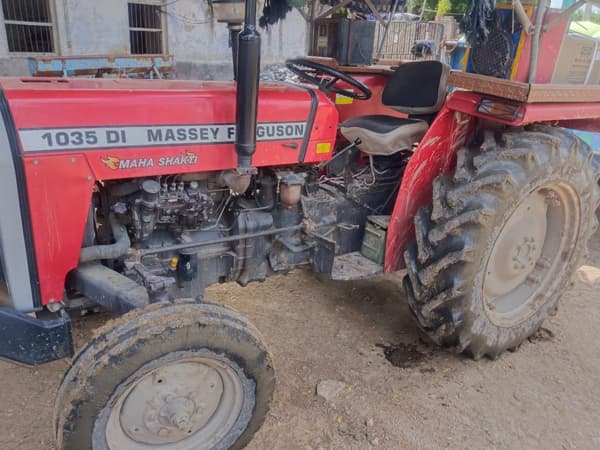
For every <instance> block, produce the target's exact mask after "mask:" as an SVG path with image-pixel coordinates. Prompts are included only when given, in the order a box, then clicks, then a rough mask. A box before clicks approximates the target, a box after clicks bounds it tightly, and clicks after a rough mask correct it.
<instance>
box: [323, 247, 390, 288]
mask: <svg viewBox="0 0 600 450" xmlns="http://www.w3.org/2000/svg"><path fill="white" fill-rule="evenodd" d="M378 275H383V265H382V264H377V263H375V262H373V261H371V260H370V259H369V258H365V257H364V256H363V255H361V253H360V252H354V253H347V254H345V255H341V256H337V257H336V258H335V260H334V263H333V270H332V271H331V279H332V280H340V281H349V280H362V279H365V278H372V277H376V276H378Z"/></svg>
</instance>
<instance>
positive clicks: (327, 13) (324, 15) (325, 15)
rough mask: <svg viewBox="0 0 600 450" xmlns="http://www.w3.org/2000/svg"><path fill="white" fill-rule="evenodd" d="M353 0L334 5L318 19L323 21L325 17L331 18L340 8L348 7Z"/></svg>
mask: <svg viewBox="0 0 600 450" xmlns="http://www.w3.org/2000/svg"><path fill="white" fill-rule="evenodd" d="M351 1H352V0H343V1H341V2H339V3H338V4H336V5H333V6H332V7H331V8H329V9H327V10H325V12H322V13H321V14H319V15H318V16H317V17H316V19H322V18H324V17H327V16H329V15H330V14H332V13H333V12H334V11H335V10H336V9H338V8H342V7H344V6H346V5H347V4H348V3H350V2H351Z"/></svg>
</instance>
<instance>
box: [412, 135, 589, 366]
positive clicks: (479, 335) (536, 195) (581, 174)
mask: <svg viewBox="0 0 600 450" xmlns="http://www.w3.org/2000/svg"><path fill="white" fill-rule="evenodd" d="M595 164H596V163H595V162H594V158H593V153H592V151H591V149H590V148H589V147H588V146H587V145H586V144H584V143H583V142H582V141H580V140H579V139H578V138H577V137H575V136H574V135H572V134H571V133H569V132H567V131H565V130H562V129H559V128H554V127H549V126H544V125H538V126H536V127H534V128H531V129H526V130H525V129H517V130H511V131H508V132H506V133H504V134H503V135H502V136H501V138H500V139H496V138H495V137H494V135H493V134H492V133H489V134H487V135H486V139H485V140H484V143H483V145H482V146H481V148H479V149H476V150H474V149H463V150H461V151H460V152H459V154H458V158H457V167H456V170H455V173H454V176H446V175H442V176H440V177H438V178H437V179H436V180H435V183H434V189H433V204H432V206H431V207H430V208H423V209H421V210H420V211H419V213H418V214H417V216H416V217H415V234H416V242H414V243H413V244H412V245H410V246H409V247H408V248H407V251H406V252H405V261H406V265H407V269H408V275H407V276H406V277H405V279H404V286H405V289H406V291H407V295H408V299H409V304H410V308H411V311H412V312H413V314H414V315H415V317H416V318H417V320H418V323H419V325H420V327H421V328H422V330H423V331H425V333H426V334H427V335H428V336H429V337H430V338H431V339H432V340H433V341H434V342H435V343H437V344H439V345H441V346H444V347H452V348H455V349H457V350H458V351H461V352H462V351H464V352H466V353H468V354H470V355H471V356H473V357H474V358H475V359H479V358H481V357H483V356H488V357H491V358H496V357H497V356H498V355H499V354H500V353H502V352H503V351H504V350H507V349H514V348H516V347H518V346H519V345H520V344H521V342H523V340H525V339H526V338H528V337H529V336H531V335H532V334H533V333H535V332H536V331H537V330H538V329H539V328H540V326H541V324H542V322H543V321H544V319H545V318H546V317H547V316H548V314H549V313H551V312H553V311H554V310H555V309H556V305H557V301H558V299H559V297H560V296H561V294H562V292H563V291H564V289H565V288H566V286H567V285H568V283H569V281H570V279H571V277H572V275H573V274H574V272H575V270H576V269H577V268H578V266H579V263H580V261H581V258H582V256H583V255H584V254H585V253H586V249H587V242H588V239H589V237H590V236H591V234H592V233H593V231H594V229H595V228H596V225H597V220H596V215H595V210H596V207H597V204H598V200H599V198H600V195H599V188H598V180H597V168H595Z"/></svg>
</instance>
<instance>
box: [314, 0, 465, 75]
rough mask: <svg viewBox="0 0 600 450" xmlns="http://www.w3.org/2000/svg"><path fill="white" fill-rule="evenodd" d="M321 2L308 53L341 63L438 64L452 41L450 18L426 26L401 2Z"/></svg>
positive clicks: (451, 20) (333, 0)
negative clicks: (408, 11) (418, 62)
mask: <svg viewBox="0 0 600 450" xmlns="http://www.w3.org/2000/svg"><path fill="white" fill-rule="evenodd" d="M320 3H322V4H324V5H326V6H327V9H326V10H325V11H324V12H322V13H321V14H319V15H317V16H316V18H315V21H314V27H313V32H312V42H311V54H312V55H313V56H321V57H330V58H335V59H336V60H337V62H338V63H339V64H340V65H369V64H372V63H373V62H383V61H389V60H393V61H415V60H424V59H429V60H431V59H433V60H439V59H442V57H443V54H444V51H443V50H444V43H445V40H446V39H448V38H454V37H455V34H456V31H457V25H456V22H455V21H454V20H453V19H451V18H444V20H439V21H434V22H425V21H422V20H420V16H418V15H414V14H409V13H406V12H405V11H406V1H405V0H373V1H368V2H367V1H361V0H342V1H339V0H320ZM448 19H450V20H448Z"/></svg>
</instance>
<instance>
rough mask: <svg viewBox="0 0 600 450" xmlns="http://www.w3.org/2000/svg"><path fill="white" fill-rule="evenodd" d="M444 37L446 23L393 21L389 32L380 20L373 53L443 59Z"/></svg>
mask: <svg viewBox="0 0 600 450" xmlns="http://www.w3.org/2000/svg"><path fill="white" fill-rule="evenodd" d="M384 38H385V40H384V41H383V45H382V40H383V39H384ZM443 41H444V24H443V23H439V22H409V21H402V22H394V21H393V22H390V25H389V28H388V31H387V35H386V34H385V28H384V27H383V26H382V25H380V24H377V27H376V30H375V47H374V55H373V56H374V57H375V58H379V59H392V60H402V61H420V60H440V59H441V58H442V47H443ZM380 49H381V50H380Z"/></svg>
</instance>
